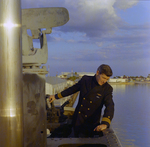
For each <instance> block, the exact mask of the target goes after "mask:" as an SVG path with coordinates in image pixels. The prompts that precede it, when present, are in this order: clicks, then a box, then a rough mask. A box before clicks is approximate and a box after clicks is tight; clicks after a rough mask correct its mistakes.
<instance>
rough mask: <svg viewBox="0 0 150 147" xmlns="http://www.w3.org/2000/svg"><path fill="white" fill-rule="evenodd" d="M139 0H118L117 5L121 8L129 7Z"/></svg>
mask: <svg viewBox="0 0 150 147" xmlns="http://www.w3.org/2000/svg"><path fill="white" fill-rule="evenodd" d="M138 2H139V0H116V2H115V6H116V7H118V8H120V9H127V8H130V7H132V6H134V5H136V4H137V3H138Z"/></svg>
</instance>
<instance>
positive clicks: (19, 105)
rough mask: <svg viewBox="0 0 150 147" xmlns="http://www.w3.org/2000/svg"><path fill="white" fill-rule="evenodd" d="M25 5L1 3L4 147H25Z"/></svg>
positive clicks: (0, 132) (0, 140)
mask: <svg viewBox="0 0 150 147" xmlns="http://www.w3.org/2000/svg"><path fill="white" fill-rule="evenodd" d="M21 46H22V45H21V2H20V0H0V146H1V147H23V101H22V100H23V99H22V97H23V96H22V52H21V50H22V48H21Z"/></svg>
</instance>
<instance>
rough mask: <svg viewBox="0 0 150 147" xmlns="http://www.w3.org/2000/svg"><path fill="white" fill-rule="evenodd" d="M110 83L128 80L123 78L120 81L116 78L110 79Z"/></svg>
mask: <svg viewBox="0 0 150 147" xmlns="http://www.w3.org/2000/svg"><path fill="white" fill-rule="evenodd" d="M108 82H112V83H113V82H117V83H118V82H128V79H127V78H126V79H122V78H119V79H116V78H110V79H109V80H108Z"/></svg>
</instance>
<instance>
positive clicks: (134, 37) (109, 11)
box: [22, 0, 150, 76]
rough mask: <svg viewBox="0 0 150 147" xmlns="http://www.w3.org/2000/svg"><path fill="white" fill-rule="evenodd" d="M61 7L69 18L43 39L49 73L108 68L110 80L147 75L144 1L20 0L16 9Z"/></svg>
mask: <svg viewBox="0 0 150 147" xmlns="http://www.w3.org/2000/svg"><path fill="white" fill-rule="evenodd" d="M40 7H65V8H66V9H67V10H68V11H69V18H70V20H69V21H68V23H66V24H65V25H63V26H61V27H55V28H53V29H52V34H50V35H47V38H48V52H49V53H48V61H47V64H46V66H47V67H48V65H49V66H50V75H51V76H55V75H56V74H60V73H61V72H71V70H72V69H73V71H74V72H96V69H97V67H98V66H99V65H100V64H109V65H110V66H111V67H112V69H113V73H114V74H113V76H121V75H127V76H141V75H142V76H147V75H148V74H150V10H149V8H150V1H149V0H139V1H138V0H137V1H136V0H92V1H91V0H75V1H73V0H36V1H33V0H22V9H24V8H40Z"/></svg>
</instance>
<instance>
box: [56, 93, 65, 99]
mask: <svg viewBox="0 0 150 147" xmlns="http://www.w3.org/2000/svg"><path fill="white" fill-rule="evenodd" d="M62 97H63V96H62V95H61V93H58V94H55V98H56V99H60V98H62Z"/></svg>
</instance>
